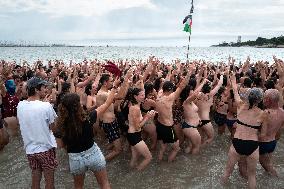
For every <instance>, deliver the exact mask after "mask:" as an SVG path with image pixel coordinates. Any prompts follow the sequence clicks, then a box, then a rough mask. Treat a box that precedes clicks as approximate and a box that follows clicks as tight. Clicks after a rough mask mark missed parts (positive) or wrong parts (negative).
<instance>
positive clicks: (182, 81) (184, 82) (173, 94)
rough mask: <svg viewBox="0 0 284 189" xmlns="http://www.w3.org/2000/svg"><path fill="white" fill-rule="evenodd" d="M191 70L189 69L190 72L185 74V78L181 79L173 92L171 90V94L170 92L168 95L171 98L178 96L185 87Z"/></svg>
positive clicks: (174, 98)
mask: <svg viewBox="0 0 284 189" xmlns="http://www.w3.org/2000/svg"><path fill="white" fill-rule="evenodd" d="M191 72H192V70H190V72H187V75H186V76H185V78H182V79H181V82H180V84H179V86H178V88H177V89H176V91H175V92H173V93H172V94H170V97H172V98H173V100H176V99H177V98H178V97H179V96H180V93H181V91H182V90H183V89H184V88H185V86H186V85H187V84H188V81H189V78H190V75H191Z"/></svg>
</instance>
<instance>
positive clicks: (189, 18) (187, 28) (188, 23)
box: [183, 15, 192, 35]
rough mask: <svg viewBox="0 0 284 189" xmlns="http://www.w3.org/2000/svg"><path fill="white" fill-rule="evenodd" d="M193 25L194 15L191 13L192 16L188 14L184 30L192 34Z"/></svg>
mask: <svg viewBox="0 0 284 189" xmlns="http://www.w3.org/2000/svg"><path fill="white" fill-rule="evenodd" d="M191 27H192V16H191V15H190V16H187V20H186V22H185V23H184V28H183V31H185V32H189V33H190V35H191Z"/></svg>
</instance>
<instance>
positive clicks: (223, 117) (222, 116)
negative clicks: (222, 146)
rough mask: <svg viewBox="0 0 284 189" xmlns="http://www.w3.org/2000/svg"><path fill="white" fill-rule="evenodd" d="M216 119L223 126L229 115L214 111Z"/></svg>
mask: <svg viewBox="0 0 284 189" xmlns="http://www.w3.org/2000/svg"><path fill="white" fill-rule="evenodd" d="M214 121H215V123H216V124H217V125H218V126H223V125H224V124H225V123H226V121H227V115H226V114H220V113H218V112H215V113H214Z"/></svg>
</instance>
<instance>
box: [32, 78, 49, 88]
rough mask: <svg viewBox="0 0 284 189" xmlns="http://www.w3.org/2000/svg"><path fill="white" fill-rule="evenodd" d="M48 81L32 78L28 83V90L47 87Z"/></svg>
mask: <svg viewBox="0 0 284 189" xmlns="http://www.w3.org/2000/svg"><path fill="white" fill-rule="evenodd" d="M46 84H47V81H45V80H43V79H41V78H39V77H32V78H31V79H29V80H28V81H27V87H28V88H35V87H37V86H39V85H46Z"/></svg>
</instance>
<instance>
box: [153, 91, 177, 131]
mask: <svg viewBox="0 0 284 189" xmlns="http://www.w3.org/2000/svg"><path fill="white" fill-rule="evenodd" d="M173 103H174V99H173V98H172V97H171V96H170V95H169V96H165V95H162V96H160V97H158V98H157V101H156V108H155V110H156V111H157V112H158V121H159V122H160V123H161V124H163V125H165V126H173V124H174V121H173Z"/></svg>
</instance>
